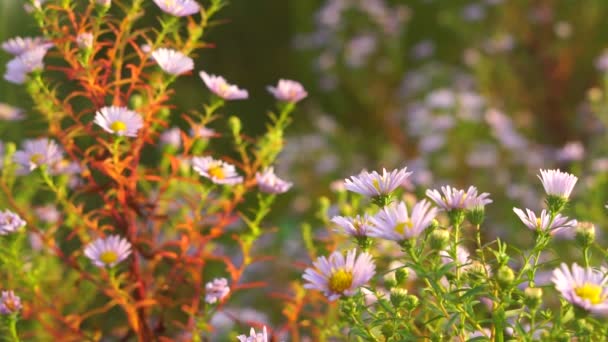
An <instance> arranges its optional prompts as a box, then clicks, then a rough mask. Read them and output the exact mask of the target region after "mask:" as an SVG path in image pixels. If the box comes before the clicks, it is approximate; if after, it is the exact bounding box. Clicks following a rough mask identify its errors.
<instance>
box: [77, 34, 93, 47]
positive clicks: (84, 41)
mask: <svg viewBox="0 0 608 342" xmlns="http://www.w3.org/2000/svg"><path fill="white" fill-rule="evenodd" d="M93 39H94V37H93V34H92V33H91V32H82V33H79V34H78V36H76V45H78V47H79V48H81V49H90V48H92V47H93Z"/></svg>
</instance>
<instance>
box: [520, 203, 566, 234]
mask: <svg viewBox="0 0 608 342" xmlns="http://www.w3.org/2000/svg"><path fill="white" fill-rule="evenodd" d="M513 211H514V212H515V214H516V215H517V216H518V217H519V219H520V220H521V221H522V222H523V223H524V224H525V225H526V227H528V229H531V230H536V231H549V232H550V233H551V235H555V234H564V235H573V233H574V229H575V228H576V225H577V224H578V222H577V221H576V220H570V219H569V218H567V217H566V216H562V215H561V214H557V215H556V216H555V217H554V218H553V220H551V214H550V213H548V212H547V210H545V209H543V211H542V212H541V213H540V216H536V214H535V213H534V212H533V211H532V210H530V209H526V212H525V213H524V211H523V210H521V209H519V208H513ZM566 230H569V231H570V234H566V233H567V232H566Z"/></svg>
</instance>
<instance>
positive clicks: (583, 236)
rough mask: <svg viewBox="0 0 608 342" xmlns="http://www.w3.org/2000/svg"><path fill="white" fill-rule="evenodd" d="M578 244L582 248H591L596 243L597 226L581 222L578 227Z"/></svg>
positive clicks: (576, 236)
mask: <svg viewBox="0 0 608 342" xmlns="http://www.w3.org/2000/svg"><path fill="white" fill-rule="evenodd" d="M575 238H576V242H577V243H578V244H579V245H581V246H582V247H589V246H590V245H591V244H592V243H593V241H595V226H594V225H593V223H591V222H579V223H578V226H577V227H576V235H575Z"/></svg>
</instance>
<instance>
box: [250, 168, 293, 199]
mask: <svg viewBox="0 0 608 342" xmlns="http://www.w3.org/2000/svg"><path fill="white" fill-rule="evenodd" d="M255 179H256V181H257V182H258V187H259V188H260V191H262V192H266V193H269V194H282V193H285V192H287V191H288V190H289V188H291V186H292V185H293V184H292V183H290V182H287V181H284V180H282V179H281V178H279V177H277V175H275V174H274V168H272V167H269V168H266V169H265V170H264V172H262V173H259V172H256V174H255Z"/></svg>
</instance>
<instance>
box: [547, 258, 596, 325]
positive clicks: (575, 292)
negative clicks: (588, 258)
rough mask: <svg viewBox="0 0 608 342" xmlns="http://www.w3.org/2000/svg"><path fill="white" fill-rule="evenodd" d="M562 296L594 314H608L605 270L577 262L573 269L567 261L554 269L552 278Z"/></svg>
mask: <svg viewBox="0 0 608 342" xmlns="http://www.w3.org/2000/svg"><path fill="white" fill-rule="evenodd" d="M551 280H552V281H553V284H555V289H556V290H558V291H559V292H560V293H561V295H562V297H564V299H566V300H567V301H568V302H570V303H572V304H573V305H576V306H578V307H579V308H582V309H584V310H587V311H589V312H591V313H594V314H601V315H606V314H608V301H607V300H606V299H607V298H608V288H607V287H606V283H607V282H608V278H607V277H606V276H605V275H604V272H601V271H599V270H596V269H593V268H582V267H580V266H579V265H577V264H576V263H575V264H573V265H572V270H570V268H568V266H567V265H566V264H565V263H562V264H561V266H560V268H557V269H555V270H554V271H553V278H552V279H551Z"/></svg>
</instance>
